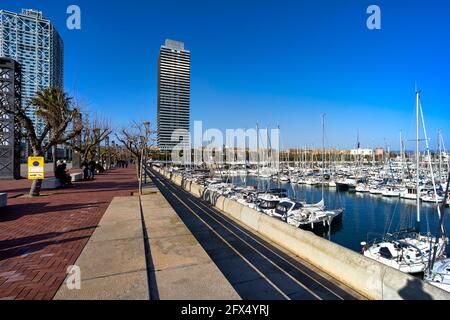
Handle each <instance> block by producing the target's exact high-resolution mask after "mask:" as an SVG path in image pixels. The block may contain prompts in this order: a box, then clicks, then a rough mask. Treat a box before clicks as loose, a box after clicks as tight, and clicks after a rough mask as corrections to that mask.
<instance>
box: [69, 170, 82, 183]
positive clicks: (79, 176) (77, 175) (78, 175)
mask: <svg viewBox="0 0 450 320" xmlns="http://www.w3.org/2000/svg"><path fill="white" fill-rule="evenodd" d="M70 176H71V177H72V182H77V181H81V180H83V173H81V172H79V173H71V174H70Z"/></svg>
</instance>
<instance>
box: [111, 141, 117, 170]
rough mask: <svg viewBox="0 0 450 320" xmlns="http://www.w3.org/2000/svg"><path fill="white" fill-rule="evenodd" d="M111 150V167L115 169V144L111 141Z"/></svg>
mask: <svg viewBox="0 0 450 320" xmlns="http://www.w3.org/2000/svg"><path fill="white" fill-rule="evenodd" d="M111 148H112V150H111V151H112V153H113V156H112V159H111V160H112V164H111V165H112V167H113V168H114V169H115V168H116V162H117V159H116V157H117V156H116V142H115V141H114V140H113V141H111Z"/></svg>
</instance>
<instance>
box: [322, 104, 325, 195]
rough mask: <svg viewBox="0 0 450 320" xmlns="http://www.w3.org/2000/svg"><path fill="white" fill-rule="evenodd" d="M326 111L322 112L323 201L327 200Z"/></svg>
mask: <svg viewBox="0 0 450 320" xmlns="http://www.w3.org/2000/svg"><path fill="white" fill-rule="evenodd" d="M324 157H325V113H323V114H322V201H324V200H325V189H324V183H325V158H324Z"/></svg>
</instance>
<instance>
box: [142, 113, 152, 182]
mask: <svg viewBox="0 0 450 320" xmlns="http://www.w3.org/2000/svg"><path fill="white" fill-rule="evenodd" d="M144 127H145V153H144V155H143V156H144V166H145V171H144V183H145V184H147V147H148V140H149V136H150V122H149V121H145V122H144Z"/></svg>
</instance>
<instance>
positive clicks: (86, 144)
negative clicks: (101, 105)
mask: <svg viewBox="0 0 450 320" xmlns="http://www.w3.org/2000/svg"><path fill="white" fill-rule="evenodd" d="M0 94H1V95H3V96H2V97H1V98H2V101H11V99H9V97H8V96H7V94H8V93H7V92H0ZM0 107H2V108H4V106H0ZM31 107H35V109H36V115H37V116H38V117H39V118H40V119H42V121H43V123H44V124H45V125H44V127H43V129H42V131H41V132H40V134H38V130H36V129H37V128H36V127H35V125H34V122H33V120H32V118H31V117H30V116H29V112H28V111H29V109H30V108H31ZM6 111H7V112H9V113H12V114H13V116H14V118H15V121H16V122H18V123H19V124H20V126H21V128H22V130H21V134H23V135H25V138H26V140H27V141H28V143H29V145H30V147H31V151H32V153H33V155H34V156H36V157H43V156H44V155H45V154H47V152H49V151H50V150H52V154H53V157H52V158H53V166H54V169H55V168H56V158H57V157H56V148H57V146H58V145H65V146H68V147H70V148H72V150H73V151H75V152H76V153H78V154H79V155H80V156H81V159H82V161H84V160H92V159H94V158H95V157H98V158H97V159H98V160H105V159H106V158H110V159H111V158H115V159H131V158H133V159H134V161H135V163H137V164H139V163H140V162H141V160H142V155H143V154H145V153H144V152H143V150H144V149H145V148H146V147H150V146H152V143H153V140H152V139H151V135H152V134H153V133H154V132H153V131H152V130H151V128H150V123H143V124H138V123H133V124H132V126H131V128H130V129H122V130H121V131H120V132H118V133H116V134H115V136H116V137H117V140H118V141H119V142H121V143H122V145H123V148H113V147H111V146H105V147H103V148H100V147H99V146H100V144H101V143H102V142H103V141H105V140H106V139H107V138H108V137H109V136H110V135H112V134H113V129H112V126H111V124H110V122H109V121H108V120H106V119H104V118H102V117H99V116H95V117H93V118H91V119H89V118H83V117H82V115H81V111H80V108H79V106H78V105H77V104H76V103H75V102H74V99H73V98H72V97H70V96H69V95H68V94H67V93H65V92H64V91H63V90H61V89H58V88H48V89H45V90H42V91H40V92H38V93H37V94H36V96H35V98H33V99H32V100H31V101H30V102H29V103H28V104H27V106H26V107H25V108H22V107H19V106H16V108H6ZM136 167H137V175H138V176H140V171H139V168H140V166H139V165H137V166H136ZM41 187H42V180H34V181H33V183H32V186H31V189H30V196H33V197H35V196H39V195H40V191H41Z"/></svg>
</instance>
